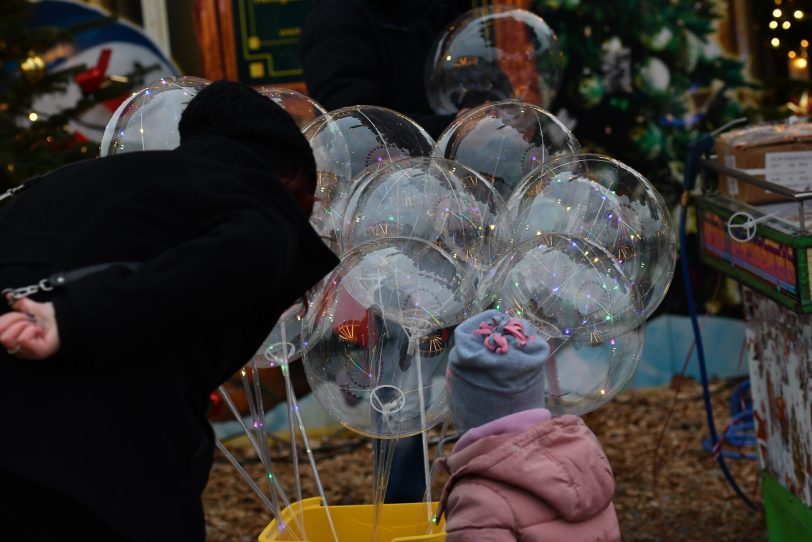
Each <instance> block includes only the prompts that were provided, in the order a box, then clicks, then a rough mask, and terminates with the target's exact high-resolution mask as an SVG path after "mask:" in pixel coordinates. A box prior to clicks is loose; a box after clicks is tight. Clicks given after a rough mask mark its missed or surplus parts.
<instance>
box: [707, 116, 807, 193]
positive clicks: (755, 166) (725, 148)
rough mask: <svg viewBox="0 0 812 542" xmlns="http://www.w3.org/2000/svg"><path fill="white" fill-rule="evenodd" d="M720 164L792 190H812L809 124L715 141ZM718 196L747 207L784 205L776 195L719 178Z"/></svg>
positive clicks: (762, 129) (748, 130)
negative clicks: (769, 204) (754, 205)
mask: <svg viewBox="0 0 812 542" xmlns="http://www.w3.org/2000/svg"><path fill="white" fill-rule="evenodd" d="M716 156H717V160H718V161H719V163H720V164H722V165H725V166H728V167H733V168H737V169H740V170H742V171H744V172H745V173H748V174H750V175H752V176H754V177H757V178H759V179H766V180H768V181H770V182H773V183H775V184H780V185H782V186H786V187H787V188H791V189H793V190H796V191H799V192H803V191H808V190H812V123H806V122H803V123H802V122H798V123H795V124H766V125H758V126H754V127H750V128H745V129H743V130H735V131H732V132H728V133H725V134H723V135H721V136H720V137H718V138H717V139H716ZM719 192H720V193H721V194H723V195H725V196H727V197H730V198H732V199H734V200H736V201H740V202H743V203H750V204H756V205H758V204H763V203H774V202H779V201H786V198H785V197H783V196H781V195H780V194H776V193H774V192H770V191H768V190H764V189H762V188H760V187H757V186H754V185H751V184H747V183H745V182H743V181H741V180H738V179H734V178H732V177H730V176H728V175H723V174H720V175H719Z"/></svg>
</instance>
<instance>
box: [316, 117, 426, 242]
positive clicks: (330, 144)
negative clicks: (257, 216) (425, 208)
mask: <svg viewBox="0 0 812 542" xmlns="http://www.w3.org/2000/svg"><path fill="white" fill-rule="evenodd" d="M303 132H304V134H305V137H306V138H307V140H308V141H309V142H310V146H311V147H312V148H313V155H314V157H315V159H316V169H317V172H318V177H319V179H318V186H317V189H316V190H317V192H316V196H317V201H316V205H315V206H314V209H313V215H314V218H313V219H312V222H313V224H314V226H315V227H316V230H317V231H318V232H319V233H320V234H321V235H322V236H324V237H328V238H331V239H337V237H338V234H339V231H340V228H341V217H342V215H343V211H344V207H345V206H346V203H347V198H348V197H349V195H350V191H351V189H352V186H353V183H354V181H355V179H356V177H357V176H359V175H360V174H361V173H362V172H364V170H366V172H365V173H366V174H369V173H372V172H374V171H375V170H377V169H378V168H380V167H382V166H383V165H384V164H386V163H388V162H392V161H396V160H401V159H404V158H412V157H417V156H430V155H431V154H432V152H433V147H434V140H433V139H432V138H431V136H429V135H428V133H426V131H425V130H424V129H423V128H421V127H420V126H419V125H418V124H417V123H416V122H414V121H413V120H411V119H410V118H408V117H407V116H405V115H402V114H400V113H397V112H396V111H392V110H391V109H386V108H384V107H376V106H353V107H344V108H342V109H337V110H335V111H331V112H329V113H327V114H325V115H322V116H320V117H318V118H317V119H316V120H314V121H313V122H312V123H311V124H309V125H308V126H307V127H306V128H305V129H304V130H303ZM334 242H335V241H334Z"/></svg>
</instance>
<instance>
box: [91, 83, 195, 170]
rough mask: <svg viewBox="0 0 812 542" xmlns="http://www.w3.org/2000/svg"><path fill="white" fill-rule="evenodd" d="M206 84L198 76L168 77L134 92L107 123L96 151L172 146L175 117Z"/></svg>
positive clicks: (175, 142) (175, 136) (175, 140)
mask: <svg viewBox="0 0 812 542" xmlns="http://www.w3.org/2000/svg"><path fill="white" fill-rule="evenodd" d="M208 84H209V81H207V80H205V79H200V78H197V77H180V78H177V79H174V78H171V77H167V78H163V79H160V80H158V81H156V82H154V83H151V84H150V85H148V86H147V87H145V88H143V89H141V90H140V91H138V92H136V93H134V94H133V95H132V96H130V97H129V98H127V100H125V101H124V103H122V104H121V105H120V106H119V107H118V109H117V110H116V111H115V113H114V114H113V116H112V118H111V119H110V121H109V122H108V123H107V126H106V127H105V129H104V134H103V135H102V141H101V145H100V147H99V154H100V155H101V156H107V155H109V154H120V153H125V152H133V151H149V150H169V149H174V148H175V147H177V146H178V145H179V144H180V134H179V133H178V121H180V116H181V114H182V113H183V110H184V109H185V108H186V104H187V103H189V100H191V99H192V97H193V96H194V95H195V94H197V93H198V92H199V91H200V90H202V89H203V88H204V87H205V86H206V85H208Z"/></svg>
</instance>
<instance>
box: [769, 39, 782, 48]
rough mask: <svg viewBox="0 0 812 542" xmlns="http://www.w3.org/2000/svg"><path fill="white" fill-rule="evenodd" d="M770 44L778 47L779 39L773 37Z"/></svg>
mask: <svg viewBox="0 0 812 542" xmlns="http://www.w3.org/2000/svg"><path fill="white" fill-rule="evenodd" d="M770 44H772V46H773V47H778V46H779V45H781V40H779V39H778V38H773V39H771V40H770Z"/></svg>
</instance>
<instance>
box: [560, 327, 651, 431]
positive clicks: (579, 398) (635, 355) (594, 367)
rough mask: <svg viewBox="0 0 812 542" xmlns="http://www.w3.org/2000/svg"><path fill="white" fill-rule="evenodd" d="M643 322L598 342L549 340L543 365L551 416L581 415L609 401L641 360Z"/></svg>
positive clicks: (619, 390)
mask: <svg viewBox="0 0 812 542" xmlns="http://www.w3.org/2000/svg"><path fill="white" fill-rule="evenodd" d="M644 338H645V323H643V324H641V325H640V327H637V328H635V329H633V330H631V331H628V332H626V333H624V334H622V335H620V336H618V337H612V338H609V339H606V340H603V341H600V342H583V341H575V340H565V341H562V340H560V339H551V340H550V343H551V352H552V354H550V356H549V357H548V358H547V361H546V363H545V364H544V373H545V404H544V406H545V408H547V409H548V410H550V412H552V414H553V416H560V415H563V414H575V415H577V416H581V415H583V414H586V413H587V412H591V411H593V410H595V409H597V408H598V407H600V406H601V405H603V404H605V403H607V402H609V401H610V400H611V399H612V398H613V397H614V396H615V395H617V394H618V393H619V392H621V391H622V390H623V389H624V388H625V387H626V385H627V384H628V383H629V380H631V378H632V376H633V375H634V372H635V371H636V370H637V366H638V364H639V363H640V354H641V352H642V351H643V342H644Z"/></svg>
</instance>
